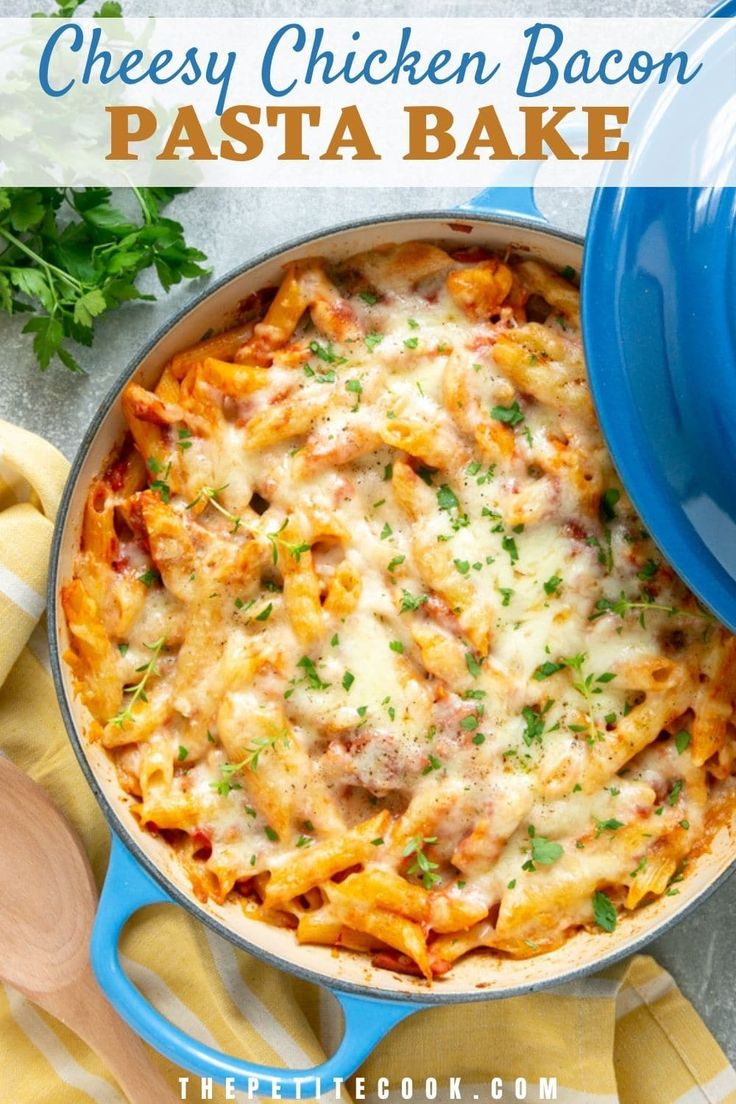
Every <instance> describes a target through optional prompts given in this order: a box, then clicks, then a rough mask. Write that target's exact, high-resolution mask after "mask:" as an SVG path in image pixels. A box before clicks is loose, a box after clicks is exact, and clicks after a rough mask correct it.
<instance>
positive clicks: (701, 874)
mask: <svg viewBox="0 0 736 1104" xmlns="http://www.w3.org/2000/svg"><path fill="white" fill-rule="evenodd" d="M422 239H429V240H432V241H436V242H440V243H442V242H445V243H447V244H448V245H451V246H452V247H453V248H456V249H457V248H461V247H466V246H470V245H483V246H487V247H489V248H493V249H500V250H504V249H506V248H507V247H509V246H511V247H512V248H515V249H516V250H518V251H524V252H530V253H531V254H533V255H534V256H537V257H540V258H542V259H544V260H547V261H549V262H551V263H552V264H554V265H556V266H557V267H559V268H562V267H564V266H566V265H571V266H572V267H573V268H575V269H576V270H577V271H579V270H580V266H581V254H582V250H581V247H580V246H579V245H578V244H577V243H575V242H570V241H567V240H565V239H564V238H560V237H557V236H555V235H554V233H552V232H544V231H541V230H533V229H526V228H521V227H510V226H508V225H503V224H498V223H487V222H483V221H478V220H474V219H473V218H471V217H468V218H464V217H463V216H461V215H460V214H458V216H457V218H452V219H451V220H445V219H440V218H435V217H433V218H417V217H414V218H407V219H401V220H396V221H391V222H382V223H378V224H374V225H368V226H361V227H357V228H355V229H350V230H343V231H339V232H335V233H332V234H326V235H324V236H321V237H319V238H315V239H312V240H311V241H310V242H308V243H306V244H303V245H299V246H297V247H295V248H293V249H290V250H288V251H287V252H283V253H281V254H279V256H277V257H275V258H272V259H270V260H266V261H264V262H262V263H260V264H258V265H256V266H255V267H253V268H251V269H250V270H249V271H248V272H245V273H243V274H241V275H238V276H235V277H233V279H232V280H230V281H228V282H227V283H226V284H225V285H223V286H222V287H221V288H219V289H218V290H217V291H215V292H214V293H212V294H211V295H210V296H208V297H207V298H206V299H204V300H203V301H202V302H200V303H199V304H197V305H195V306H194V307H193V309H192V310H191V311H190V312H189V313H188V314H187V315H186V316H185V317H184V318H182V319H181V320H180V321H179V322H178V323H176V324H175V325H174V326H172V328H171V329H170V330H169V331H168V332H167V333H166V334H165V335H164V336H163V337H162V338H161V340H160V341H158V342H157V344H156V345H155V347H154V348H153V349H152V350H151V351H150V352H149V353H148V354H147V355H146V357H145V358H144V359H143V360H142V361H141V363H140V365H139V366H138V369H137V371H136V373H135V377H136V378H137V379H139V380H140V381H141V382H142V383H144V384H152V383H154V382H155V381H156V379H157V378H158V375H159V374H160V371H161V369H162V368H163V366H164V364H165V363H166V361H167V360H168V359H169V357H170V356H171V355H172V354H173V353H174V352H177V351H178V350H180V349H185V348H187V347H188V346H190V345H192V344H194V343H195V342H196V341H198V340H199V339H200V337H201V335H202V334H203V333H204V332H205V331H207V330H208V329H210V328H217V329H221V328H222V327H223V324H225V323H227V320H228V318H229V317H232V315H233V313H234V311H235V310H236V308H237V304H238V303H239V302H240V301H241V300H242V299H244V298H245V297H246V296H247V295H248V294H249V293H251V292H253V291H257V290H258V289H259V288H262V287H267V286H272V285H275V284H277V283H278V282H279V278H280V275H281V272H282V269H283V266H284V265H285V264H286V263H287V262H289V261H291V260H293V259H295V258H297V257H305V256H310V255H316V254H318V255H321V256H327V257H330V258H338V257H347V256H350V255H351V254H352V253H356V252H358V251H360V250H363V249H368V248H372V247H375V246H377V245H379V244H382V243H386V242H391V241H394V242H400V241H409V240H422ZM588 338H589V339H590V335H588ZM124 430H125V425H124V422H123V418H122V415H121V413H120V410H119V408H118V405H117V404H115V405H114V406H113V408H112V410H111V411H110V412H109V414H108V415H107V417H106V418H105V420H104V422H103V423H102V425H101V426H100V428H99V430H98V431H97V433H96V435H95V438H94V440H93V442H92V444H91V447H90V448H89V451H88V453H87V456H86V458H85V459H84V462H83V464H82V465H81V468H80V470H79V473H78V476H77V482H76V486H75V490H74V493H73V496H72V500H71V503H70V508H69V511H68V515H67V521H66V527H65V532H64V536H63V540H62V544H61V554H60V565H59V568H60V570H59V579H60V580H62V581H63V580H64V579H67V578H69V577H70V575H71V573H72V565H73V560H74V555H75V552H76V549H77V547H78V543H79V534H80V528H81V518H82V511H83V506H84V500H85V497H86V492H87V487H88V486H89V483H90V481H91V479H92V477H93V476H94V475H95V474H96V473H97V471H98V470H99V468H100V467H101V465H102V464H103V462H104V460H105V458H106V457H107V455H108V454H109V452H110V450H111V449H112V447H113V446H114V444H115V443H116V442H117V441H119V440H120V439H121V437H122V435H123V433H124ZM57 604H58V603H57ZM57 613H58V617H57V620H58V624H59V634H60V651H61V652H63V650H64V647H65V646H66V641H65V629H64V625H63V616H62V615H61V610H60V608H58V610H57ZM64 680H65V685H66V694H67V700H68V702H69V705H70V708H71V711H72V715H73V716H74V717H75V719H76V723H77V726H78V728H79V730H80V731H81V732H84V730H85V726H86V724H87V721H88V718H87V716H86V715H85V711H84V710H83V709H82V708H81V707H80V706H79V704H78V703H77V702H76V701H75V700H74V696H73V693H72V688H71V682H70V680H69V677H68V672H66V671H65V672H64ZM85 754H86V756H87V759H88V762H89V765H90V767H91V769H92V772H93V773H94V775H95V777H96V778H97V780H98V782H99V785H100V787H101V789H102V791H103V792H104V794H105V795H106V797H107V801H108V803H109V805H110V807H111V808H112V810H113V812H114V815H115V816H116V817H117V818H118V820H119V822H120V824H121V825H122V826H123V827H124V829H125V830H126V831H127V833H128V834H129V835H130V836H131V837H132V838H133V839H134V840H135V841H136V842H137V844H138V845H139V846H140V848H141V849H142V850H143V851H144V852H145V854H146V855H147V856H148V857H149V859H150V861H151V862H152V864H153V865H154V866H155V867H157V868H158V870H160V871H161V873H162V874H163V875H164V876H165V878H166V879H168V880H169V881H170V882H171V883H173V884H174V885H175V886H176V887H177V888H178V889H179V891H180V892H181V893H182V894H183V895H184V896H185V897H186V898H187V899H188V901H189V902H190V903H191V908H192V911H193V912H194V913H195V914H199V915H200V916H207V917H210V918H212V919H214V920H216V921H218V922H219V924H220V925H222V927H223V929H226V930H224V931H223V934H228V933H229V934H230V936H231V937H234V938H235V939H236V940H242V941H245V942H247V943H248V944H250V945H251V946H252V947H254V948H260V949H262V950H263V951H265V952H267V953H268V954H270V955H271V956H275V957H277V958H278V959H280V960H281V961H282V962H283V965H284V966H285V967H287V968H288V967H289V966H292V967H296V968H298V969H300V970H305V971H309V972H310V973H312V974H315V975H320V976H321V978H322V979H324V980H325V981H326V982H330V981H333V982H334V981H335V980H337V981H339V982H342V983H344V984H353V985H359V986H362V987H370V988H371V989H373V990H383V991H384V992H386V994H387V995H390V994H392V993H394V994H399V993H400V994H403V995H413V996H415V997H416V998H418V999H425V1000H426V999H436V998H438V997H440V998H441V996H442V995H446V996H448V997H450V996H454V997H455V998H456V999H457V998H458V997H461V996H464V997H471V996H474V997H480V996H485V997H490V996H503V995H507V994H508V993H509V991H514V990H519V989H529V988H532V987H536V986H541V985H546V984H551V983H553V982H556V981H560V980H565V979H566V978H569V977H570V976H571V975H574V974H577V973H580V972H581V971H583V970H586V969H590V968H591V967H593V966H596V965H600V964H601V962H602V960H604V959H608V958H609V957H610V956H613V955H620V954H622V953H625V952H626V951H627V950H629V949H631V948H632V947H633V946H634V944H636V943H638V942H640V941H642V940H643V939H645V938H646V939H649V938H653V937H654V936H655V935H656V934H657V933H658V932H659V931H661V929H662V928H663V927H664V926H666V925H668V924H669V923H671V922H672V921H673V920H674V919H675V918H676V917H677V916H678V915H679V914H680V913H682V912H683V911H684V910H686V909H687V907H688V905H690V904H691V903H692V902H693V901H694V900H695V899H696V898H698V897H699V896H700V895H702V894H704V893H705V892H706V891H707V889H708V888H709V887H710V886H711V885H712V884H713V882H715V881H716V880H717V879H718V878H719V876H720V875H722V874H723V873H724V872H725V871H726V870H727V869H728V867H729V866H730V865H731V864H732V863H733V862H734V860H735V859H736V823H732V824H731V825H730V826H729V827H724V828H722V829H721V830H720V831H719V832H718V834H717V835H716V837H715V839H714V841H713V845H712V847H711V849H710V851H709V852H708V853H707V854H704V855H701V856H699V857H698V858H697V860H695V861H693V862H692V863H691V864H690V866H689V868H688V874H687V877H686V878H685V879H684V881H683V882H682V883H680V884H679V885H678V887H677V888H678V890H679V893H678V895H677V896H671V897H666V896H665V897H661V898H659V899H657V900H656V901H655V902H654V903H653V904H651V905H649V906H648V907H646V908H642V909H640V910H638V911H635V912H633V913H630V914H628V915H626V916H624V917H622V918H621V920H620V922H619V924H618V927H617V929H616V931H615V932H614V933H612V934H607V933H604V932H601V933H596V934H589V933H586V932H580V933H579V934H576V935H575V936H573V937H572V938H570V939H569V940H568V941H567V942H566V943H565V945H564V946H562V947H560V948H559V949H558V950H556V951H553V952H551V953H549V954H545V955H542V956H539V957H536V958H530V959H526V960H522V961H516V960H512V959H499V958H494V957H492V956H491V954H490V953H483V952H481V953H478V954H473V955H471V956H469V957H467V958H465V959H462V960H461V961H460V962H458V963H457V964H456V965H455V966H454V968H453V970H452V971H451V972H450V973H449V975H447V976H446V977H444V978H441V979H439V980H436V981H435V982H434V983H433V985H432V987H431V992H430V991H429V990H428V988H427V984H426V982H424V981H421V980H418V979H415V978H412V977H408V976H405V975H398V974H393V973H391V972H390V971H387V970H377V969H374V968H373V967H372V966H371V963H370V959H369V957H368V956H365V955H359V954H354V953H351V952H347V951H341V952H340V953H339V954H337V955H336V954H335V952H334V951H333V949H332V948H330V947H319V946H310V945H303V946H300V945H299V944H298V943H297V942H296V939H295V937H294V935H293V933H292V932H291V931H288V930H286V929H282V928H272V927H270V926H269V925H267V924H264V923H260V922H258V921H254V920H249V919H247V918H246V917H245V916H244V915H243V913H242V910H241V908H240V907H239V905H238V904H237V902H235V903H233V904H228V905H226V906H218V905H216V904H212V903H210V904H207V905H202V904H201V903H200V902H199V901H197V900H196V899H195V897H194V896H193V894H192V892H191V889H190V886H189V883H188V880H187V878H186V876H185V874H184V873H183V871H182V870H181V868H180V867H179V865H178V863H177V862H176V861H175V858H174V856H173V854H172V852H171V849H170V848H169V847H168V846H167V845H166V844H165V843H164V842H163V841H162V840H161V839H157V838H154V837H152V836H150V835H148V834H147V833H145V832H142V831H141V829H140V827H139V825H138V822H137V821H136V820H135V818H134V817H133V815H132V814H131V813H130V811H129V804H130V801H131V799H130V798H128V797H127V796H126V795H125V794H123V793H122V791H121V790H120V787H119V785H118V781H117V777H116V774H115V770H114V767H113V765H112V763H111V761H110V760H109V759H108V757H107V755H106V753H105V751H104V749H102V748H101V747H100V746H99V744H85Z"/></svg>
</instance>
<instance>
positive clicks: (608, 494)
mask: <svg viewBox="0 0 736 1104" xmlns="http://www.w3.org/2000/svg"><path fill="white" fill-rule="evenodd" d="M620 498H621V492H620V491H619V490H618V488H617V487H609V488H608V490H607V491H604V492H603V494H602V495H601V502H600V515H601V520H602V521H613V519H614V518H615V517H616V505H617V503H618V500H619V499H620Z"/></svg>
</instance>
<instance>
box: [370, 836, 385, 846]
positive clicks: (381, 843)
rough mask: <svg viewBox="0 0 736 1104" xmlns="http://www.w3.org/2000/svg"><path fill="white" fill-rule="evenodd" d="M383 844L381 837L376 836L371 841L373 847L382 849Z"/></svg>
mask: <svg viewBox="0 0 736 1104" xmlns="http://www.w3.org/2000/svg"><path fill="white" fill-rule="evenodd" d="M383 842H384V841H383V837H382V836H378V837H377V838H376V839H374V840H371V843H372V844H373V846H374V847H383Z"/></svg>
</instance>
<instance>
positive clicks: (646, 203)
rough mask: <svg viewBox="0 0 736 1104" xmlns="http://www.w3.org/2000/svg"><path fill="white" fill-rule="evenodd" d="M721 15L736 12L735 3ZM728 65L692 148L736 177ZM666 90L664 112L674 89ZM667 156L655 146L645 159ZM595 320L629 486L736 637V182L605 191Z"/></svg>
mask: <svg viewBox="0 0 736 1104" xmlns="http://www.w3.org/2000/svg"><path fill="white" fill-rule="evenodd" d="M712 14H714V15H719V16H734V15H736V2H734V0H729V2H728V3H725V4H721V5H720V6H719V8H717V9H716V11H715V12H713V13H712ZM720 63H721V64H723V66H724V71H723V76H724V80H723V85H722V87H723V103H722V109H721V110H716V111H715V112H714V113H712V114H711V115H710V117H706V118H704V120H703V124H704V125H703V128H702V134H701V135H700V137H699V142H698V148H695V149H693V156H694V157H696V158H697V157H702V156H704V155H705V152H706V150H709V151H711V156H712V151H713V149H714V148H715V149H718V150H719V151H721V155H722V162H721V166H720V167H721V168H723V169H725V170H727V171H728V172H731V173H732V172H733V169H734V164H736V133H735V124H734V96H735V95H736V81H734V58H733V54H730V56H727V55H726V52H725V51H724V56H723V58H722V61H721V62H720ZM658 91H659V101H658V103H657V104H656V108H654V110H653V114H656V115H657V116H659V118H660V119H661V118H662V116H663V115H666V113H667V111H668V110H671V111H674V110H676V108H675V107H674V99H675V96H674V95H673V96H672V97H671V98H670V102H669V103H667V102H664V103H663V102H662V91H661V89H660V90H658ZM729 100H730V103H729ZM645 103H646V97H645V98H644V99H643V101H642V104H643V105H644V104H645ZM652 103H654V101H652ZM661 155H662V151H661V150H659V149H658V148H657V143H656V142H651V143H647V144H645V145H644V146H643V147H642V148H641V151H640V152H639V153H638V155H637V156H639V157H641V158H647V157H655V156H661ZM722 178H724V179H726V178H730V179H733V176H732V175H731V176H730V177H727V176H726V173H725V172H724V174H723V177H722ZM582 319H583V334H584V340H585V351H586V358H587V364H588V373H589V376H590V384H591V388H592V392H593V397H594V400H595V403H596V407H597V410H598V416H599V419H600V422H601V426H602V429H603V433H604V435H605V437H606V441H607V443H608V447H609V449H610V452H611V454H612V456H613V459H614V462H615V464H616V467H617V468H618V471H619V474H620V476H621V479H622V482H623V484H624V486H625V487H626V489H627V491H628V493H629V495H630V497H631V499H632V501H633V503H634V505H635V507H636V509H637V510H638V512H639V514H640V515H641V517H642V519H643V521H644V523H645V525H646V526H647V528H648V529H649V531H650V533H651V534H652V536H653V538H654V539H655V541H656V542H657V544H658V545H659V546H660V548H661V549H662V552H663V553H664V555H665V556H666V557H667V559H668V560H669V561H670V563H671V564H672V566H673V567H674V568H675V569H676V571H677V572H678V573H679V574H680V576H681V577H682V578H683V579H684V580H685V582H686V583H687V584H688V585H689V586H690V588H691V589H692V590H693V591H694V593H695V594H696V595H697V596H698V598H699V599H700V600H701V601H702V602H703V603H704V604H705V605H706V606H708V607H709V608H710V609H711V610H712V611H713V612H714V613H715V614H716V616H717V617H718V618H719V619H720V620H721V621H722V622H723V623H724V624H725V625H727V626H728V627H729V628H730V629H731V630H733V631H736V189H734V188H732V187H728V188H720V189H716V188H712V189H697V188H613V187H602V188H600V189H598V191H597V192H596V194H595V197H594V200H593V206H592V209H591V216H590V222H589V227H588V233H587V237H586V246H585V262H584V267H583V277H582Z"/></svg>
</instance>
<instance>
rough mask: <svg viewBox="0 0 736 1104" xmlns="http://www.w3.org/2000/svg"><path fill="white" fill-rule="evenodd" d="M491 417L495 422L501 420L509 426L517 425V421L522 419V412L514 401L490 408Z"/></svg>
mask: <svg viewBox="0 0 736 1104" xmlns="http://www.w3.org/2000/svg"><path fill="white" fill-rule="evenodd" d="M491 417H492V418H495V420H496V421H497V422H503V423H504V425H510V426H517V425H518V424H519V422H523V421H524V414H523V413H522V410H521V407H520V406H519V404H518V402H516V401H514V402H513V403H512V404H511V406H494V407H493V408H492V410H491Z"/></svg>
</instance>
